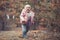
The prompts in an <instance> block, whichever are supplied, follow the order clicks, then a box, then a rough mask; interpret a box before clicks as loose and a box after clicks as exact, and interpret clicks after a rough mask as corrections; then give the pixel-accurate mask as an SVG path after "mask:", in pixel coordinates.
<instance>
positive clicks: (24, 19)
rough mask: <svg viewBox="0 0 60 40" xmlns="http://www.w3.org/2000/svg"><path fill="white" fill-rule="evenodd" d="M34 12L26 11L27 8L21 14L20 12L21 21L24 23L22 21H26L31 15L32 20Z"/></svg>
mask: <svg viewBox="0 0 60 40" xmlns="http://www.w3.org/2000/svg"><path fill="white" fill-rule="evenodd" d="M34 14H35V13H34V12H33V11H30V12H29V13H27V12H26V10H25V9H23V10H22V12H21V14H20V23H22V21H26V22H27V20H28V18H29V16H30V17H31V22H32V21H33V19H34Z"/></svg>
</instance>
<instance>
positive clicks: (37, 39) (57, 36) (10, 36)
mask: <svg viewBox="0 0 60 40" xmlns="http://www.w3.org/2000/svg"><path fill="white" fill-rule="evenodd" d="M27 35H28V38H22V31H21V30H20V31H18V30H17V31H16V30H15V31H0V40H60V33H56V32H47V31H46V30H30V31H29V32H28V33H27Z"/></svg>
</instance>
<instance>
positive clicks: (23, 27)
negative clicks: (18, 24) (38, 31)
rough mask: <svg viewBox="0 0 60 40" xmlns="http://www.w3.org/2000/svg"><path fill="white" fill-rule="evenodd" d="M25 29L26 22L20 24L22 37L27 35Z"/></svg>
mask: <svg viewBox="0 0 60 40" xmlns="http://www.w3.org/2000/svg"><path fill="white" fill-rule="evenodd" d="M26 31H27V30H26V24H22V33H23V34H22V35H23V37H26V36H27V35H26V34H27V33H26Z"/></svg>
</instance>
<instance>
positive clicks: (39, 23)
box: [0, 0, 60, 32]
mask: <svg viewBox="0 0 60 40" xmlns="http://www.w3.org/2000/svg"><path fill="white" fill-rule="evenodd" d="M26 4H30V5H31V6H32V10H33V11H34V12H35V19H34V22H35V23H34V25H33V26H34V27H33V28H31V29H40V28H41V27H43V28H47V29H48V30H49V31H58V32H59V31H60V29H59V28H60V0H0V30H14V29H17V28H18V27H20V18H19V15H20V13H21V11H22V9H23V7H24V6H25V5H26ZM7 15H9V16H10V19H7V17H6V16H7ZM13 16H14V17H13Z"/></svg>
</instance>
